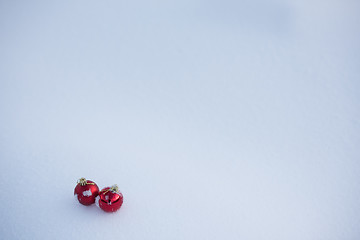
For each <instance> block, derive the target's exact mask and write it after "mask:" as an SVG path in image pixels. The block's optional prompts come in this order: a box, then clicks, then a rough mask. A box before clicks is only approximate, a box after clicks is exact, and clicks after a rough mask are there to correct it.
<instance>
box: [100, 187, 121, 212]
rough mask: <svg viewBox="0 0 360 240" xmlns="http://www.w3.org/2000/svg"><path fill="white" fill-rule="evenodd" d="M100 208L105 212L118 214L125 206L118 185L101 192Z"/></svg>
mask: <svg viewBox="0 0 360 240" xmlns="http://www.w3.org/2000/svg"><path fill="white" fill-rule="evenodd" d="M98 199H99V200H98V201H99V207H100V208H101V209H102V210H104V211H105V212H116V211H117V210H119V209H120V207H121V205H122V204H123V199H124V198H123V195H122V193H121V192H120V191H119V188H118V186H117V185H114V186H112V187H106V188H104V189H102V190H101V191H100V192H99V197H98Z"/></svg>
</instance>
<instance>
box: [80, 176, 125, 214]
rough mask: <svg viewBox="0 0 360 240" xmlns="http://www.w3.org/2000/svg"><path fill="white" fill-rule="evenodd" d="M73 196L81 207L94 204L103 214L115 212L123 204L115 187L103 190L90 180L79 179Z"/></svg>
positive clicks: (121, 196)
mask: <svg viewBox="0 0 360 240" xmlns="http://www.w3.org/2000/svg"><path fill="white" fill-rule="evenodd" d="M74 195H75V196H76V197H77V199H78V200H79V202H80V203H81V204H83V205H86V206H88V205H91V204H93V203H95V202H96V205H98V206H99V207H100V208H101V209H102V210H104V211H105V212H116V211H117V210H119V209H120V207H121V205H122V204H123V201H124V200H123V199H124V198H123V195H122V193H121V192H120V191H119V189H118V186H117V185H113V186H111V187H106V188H103V189H102V190H101V191H99V187H98V186H97V185H96V183H94V182H93V181H91V180H86V179H85V178H80V179H79V180H78V182H77V185H76V187H75V190H74Z"/></svg>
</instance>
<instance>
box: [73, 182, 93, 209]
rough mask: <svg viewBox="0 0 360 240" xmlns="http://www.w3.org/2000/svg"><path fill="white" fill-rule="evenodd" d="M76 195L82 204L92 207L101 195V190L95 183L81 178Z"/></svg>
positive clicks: (76, 188)
mask: <svg viewBox="0 0 360 240" xmlns="http://www.w3.org/2000/svg"><path fill="white" fill-rule="evenodd" d="M74 195H76V196H77V199H78V200H79V202H80V203H81V204H83V205H91V204H93V203H95V198H96V197H97V196H98V195H99V188H98V186H97V185H96V183H94V182H93V181H90V180H86V179H85V178H80V179H79V180H78V184H77V185H76V187H75V190H74Z"/></svg>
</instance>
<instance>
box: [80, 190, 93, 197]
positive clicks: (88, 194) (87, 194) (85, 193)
mask: <svg viewBox="0 0 360 240" xmlns="http://www.w3.org/2000/svg"><path fill="white" fill-rule="evenodd" d="M82 195H83V196H85V197H90V196H91V195H92V192H91V190H90V189H89V190H87V191H83V193H82Z"/></svg>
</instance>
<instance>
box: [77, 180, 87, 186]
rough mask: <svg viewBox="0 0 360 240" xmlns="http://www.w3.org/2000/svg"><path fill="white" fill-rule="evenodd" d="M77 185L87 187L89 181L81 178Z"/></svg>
mask: <svg viewBox="0 0 360 240" xmlns="http://www.w3.org/2000/svg"><path fill="white" fill-rule="evenodd" d="M77 183H79V184H80V185H81V186H85V185H86V184H87V181H86V179H85V178H80V179H79V180H78V181H77Z"/></svg>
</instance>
